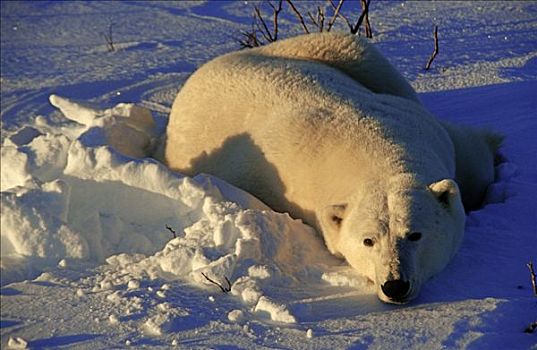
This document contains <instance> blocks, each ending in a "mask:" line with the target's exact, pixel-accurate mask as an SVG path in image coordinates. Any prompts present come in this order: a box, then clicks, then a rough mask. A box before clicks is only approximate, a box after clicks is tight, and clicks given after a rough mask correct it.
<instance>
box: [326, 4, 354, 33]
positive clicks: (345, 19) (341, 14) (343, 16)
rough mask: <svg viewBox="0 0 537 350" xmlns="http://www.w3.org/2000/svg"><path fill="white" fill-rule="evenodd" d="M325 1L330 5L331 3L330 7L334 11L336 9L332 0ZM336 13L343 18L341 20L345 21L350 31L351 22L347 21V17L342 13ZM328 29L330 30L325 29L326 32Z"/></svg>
mask: <svg viewBox="0 0 537 350" xmlns="http://www.w3.org/2000/svg"><path fill="white" fill-rule="evenodd" d="M327 1H328V3H329V4H330V5H332V8H333V9H334V11H335V10H336V8H337V6H336V5H334V3H333V2H332V0H327ZM337 15H338V17H341V18H343V20H344V21H345V22H346V23H347V25H348V26H349V30H351V31H352V24H351V22H350V21H349V20H348V19H347V17H345V15H343V13H341V12H338V14H337ZM328 31H330V30H329V29H327V32H328Z"/></svg>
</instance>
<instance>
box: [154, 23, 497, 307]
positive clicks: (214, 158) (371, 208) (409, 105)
mask: <svg viewBox="0 0 537 350" xmlns="http://www.w3.org/2000/svg"><path fill="white" fill-rule="evenodd" d="M453 130H455V129H453ZM452 134H457V133H456V132H450V133H448V132H447V131H446V129H445V127H443V126H442V125H441V124H440V123H439V122H438V121H437V120H436V119H435V118H434V117H433V116H432V115H430V114H429V113H428V112H427V111H426V110H425V109H424V108H423V106H422V105H421V104H420V102H419V100H418V98H417V97H416V93H415V92H414V90H413V89H412V87H411V86H410V85H409V84H408V83H407V82H406V80H405V79H404V78H403V77H402V76H401V75H400V74H399V73H398V72H397V71H396V70H395V68H393V66H392V65H391V64H390V63H389V62H388V61H387V60H386V59H385V58H384V57H383V56H382V55H381V54H380V53H379V52H378V51H377V50H376V49H375V48H374V47H373V46H372V45H370V44H368V43H367V42H366V41H365V40H363V39H360V38H358V37H355V36H350V35H346V34H337V33H321V34H311V35H306V36H299V37H295V38H292V39H288V40H284V41H279V42H276V43H273V44H270V45H268V46H265V47H261V48H256V49H250V50H244V51H238V52H233V53H230V54H227V55H224V56H221V57H218V58H216V59H214V60H213V61H211V62H209V63H207V64H205V65H204V66H202V67H201V68H200V69H199V70H198V71H197V72H195V73H194V74H193V75H192V76H191V77H190V78H189V80H188V81H187V82H186V83H185V85H184V86H183V88H182V90H181V92H180V93H179V94H178V96H177V98H176V100H175V102H174V104H173V107H172V111H171V114H170V121H169V125H168V129H167V134H166V140H165V144H164V160H165V162H166V163H167V164H168V165H169V166H170V167H171V168H173V169H176V170H178V171H180V172H182V173H186V174H197V173H200V172H204V173H210V174H213V175H216V176H218V177H221V178H223V179H225V180H226V181H228V182H230V183H232V184H234V185H236V186H238V187H240V188H243V189H245V190H246V191H248V192H250V193H253V194H254V195H256V196H257V197H259V198H260V199H262V200H263V201H264V202H265V203H267V204H268V205H269V206H271V207H272V208H273V209H275V210H278V211H282V212H289V213H290V214H291V215H292V216H293V217H295V218H301V219H303V220H304V221H305V222H306V223H308V224H310V225H312V226H314V227H316V228H317V229H318V230H319V231H320V232H322V234H323V236H324V239H325V242H326V244H327V246H328V248H329V250H330V251H331V252H332V253H334V254H336V255H340V256H342V257H344V258H345V259H346V260H347V261H348V262H349V263H350V264H351V265H352V266H353V267H354V268H356V269H357V270H358V271H359V272H361V273H363V274H364V275H366V276H368V277H369V278H370V279H371V280H372V281H374V282H375V283H376V284H377V285H378V286H379V288H378V295H379V297H380V298H381V299H382V300H385V301H392V302H393V301H394V300H391V299H390V298H388V297H387V296H386V295H385V294H384V293H383V292H382V290H381V288H380V286H381V285H383V284H384V283H385V282H386V281H390V280H398V279H400V280H405V281H409V283H410V284H411V287H410V291H409V292H408V295H406V296H405V297H404V298H403V299H404V300H396V302H403V301H406V300H409V299H411V298H413V297H415V296H416V295H417V293H418V291H419V289H420V287H421V284H422V283H423V282H424V281H425V280H426V279H428V278H429V277H430V276H432V275H433V274H435V273H437V272H438V271H440V270H441V269H442V268H443V267H444V266H445V265H446V264H447V263H448V261H449V260H450V259H451V257H452V256H453V254H454V253H455V252H456V250H457V248H458V246H459V244H460V242H461V239H462V236H463V230H464V221H465V215H464V210H463V207H462V204H461V196H460V193H459V190H458V186H457V184H456V183H455V182H454V181H452V180H449V179H454V178H455V175H456V165H455V164H456V156H455V150H456V149H457V147H456V146H454V144H453V141H452V138H451V137H450V135H452ZM469 142H470V141H469ZM460 159H462V158H460ZM473 160H474V159H472V161H473ZM457 165H458V164H457ZM477 168H479V166H477ZM457 173H458V171H457ZM485 177H486V176H485ZM412 232H420V233H422V238H421V239H420V240H419V241H410V240H409V239H408V236H409V235H410V234H411V233H412ZM366 238H367V239H371V240H372V241H373V242H374V246H373V247H369V246H366V245H364V239H366Z"/></svg>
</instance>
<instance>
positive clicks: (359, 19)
mask: <svg viewBox="0 0 537 350" xmlns="http://www.w3.org/2000/svg"><path fill="white" fill-rule="evenodd" d="M370 2H371V0H367V1H366V3H365V6H364V7H363V8H362V13H361V14H360V17H358V21H356V24H355V25H354V27H352V28H351V33H352V34H356V33H358V30H360V26H361V25H362V22H363V21H364V18H365V16H366V15H367V12H368V11H369V3H370Z"/></svg>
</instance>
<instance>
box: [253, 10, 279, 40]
mask: <svg viewBox="0 0 537 350" xmlns="http://www.w3.org/2000/svg"><path fill="white" fill-rule="evenodd" d="M254 9H255V13H256V14H257V18H258V19H259V21H260V22H261V24H262V25H263V28H261V27H260V26H259V23H257V27H258V28H259V31H260V32H261V34H262V35H263V37H264V38H265V40H267V41H269V42H273V41H274V38H273V37H272V34H270V30H269V29H268V27H267V24H266V23H265V20H264V19H263V16H261V12H260V11H259V7H257V6H254ZM265 33H266V34H265Z"/></svg>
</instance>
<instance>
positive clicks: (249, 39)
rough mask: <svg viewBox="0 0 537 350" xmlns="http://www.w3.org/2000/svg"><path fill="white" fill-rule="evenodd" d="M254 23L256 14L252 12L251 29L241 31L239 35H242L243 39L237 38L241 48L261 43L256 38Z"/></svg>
mask: <svg viewBox="0 0 537 350" xmlns="http://www.w3.org/2000/svg"><path fill="white" fill-rule="evenodd" d="M256 23H257V16H256V14H255V12H254V13H253V18H252V29H251V30H250V31H249V32H248V31H244V32H241V35H242V36H243V37H244V39H242V40H241V39H238V42H239V44H240V45H241V48H243V49H245V48H253V47H258V46H261V45H263V43H262V42H261V41H259V39H258V38H257V30H256Z"/></svg>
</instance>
